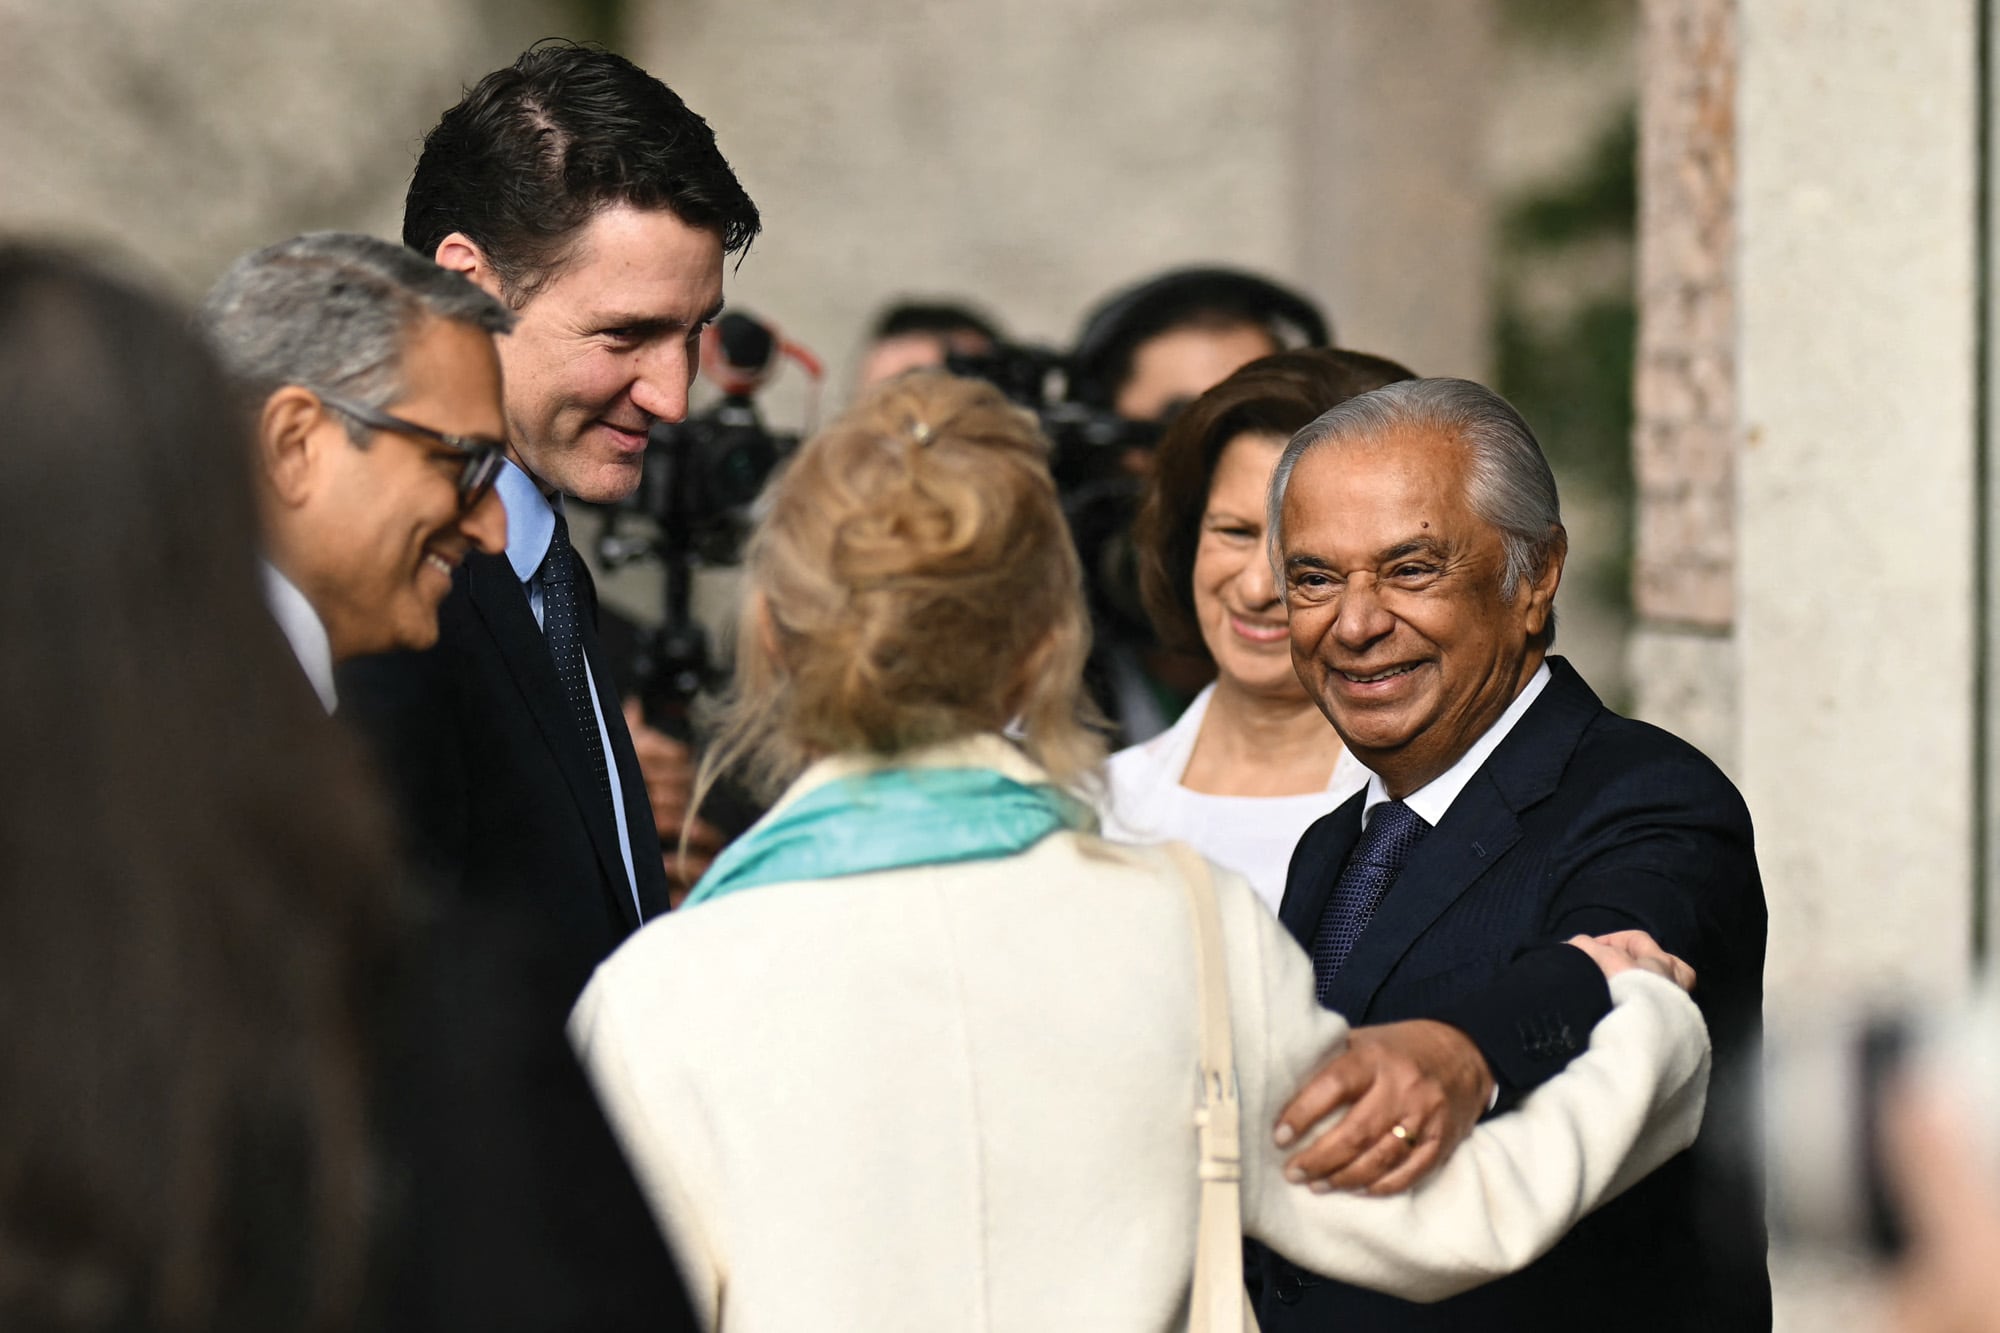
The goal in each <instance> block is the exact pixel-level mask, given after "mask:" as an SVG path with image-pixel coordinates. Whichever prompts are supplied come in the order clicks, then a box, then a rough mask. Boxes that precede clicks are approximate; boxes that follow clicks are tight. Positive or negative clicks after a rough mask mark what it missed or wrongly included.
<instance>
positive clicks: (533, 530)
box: [493, 458, 562, 583]
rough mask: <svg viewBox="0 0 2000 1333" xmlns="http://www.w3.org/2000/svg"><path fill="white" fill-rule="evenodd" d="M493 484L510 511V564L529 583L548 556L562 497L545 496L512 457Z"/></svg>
mask: <svg viewBox="0 0 2000 1333" xmlns="http://www.w3.org/2000/svg"><path fill="white" fill-rule="evenodd" d="M493 487H494V489H495V490H497V491H499V492H500V503H501V505H502V506H503V507H504V508H505V509H506V510H507V563H508V564H510V565H512V566H513V567H514V577H515V578H517V579H519V580H521V582H523V583H526V582H527V581H528V580H529V579H531V578H533V577H535V573H536V571H537V570H539V569H541V567H542V561H543V560H545V559H547V558H548V554H549V542H550V541H552V540H554V538H555V535H556V515H557V513H559V512H561V509H562V496H560V495H558V496H555V497H554V498H553V499H552V498H551V497H549V496H546V495H543V494H542V488H541V487H539V486H537V485H536V484H535V479H534V478H533V477H531V476H529V475H528V474H527V473H526V472H524V471H522V470H521V466H520V464H518V463H516V462H515V461H514V460H513V459H511V458H510V459H507V460H506V461H505V462H503V463H502V464H501V465H500V476H499V479H498V480H496V481H495V482H494V483H493Z"/></svg>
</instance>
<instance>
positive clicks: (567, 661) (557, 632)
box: [541, 514, 611, 800]
mask: <svg viewBox="0 0 2000 1333" xmlns="http://www.w3.org/2000/svg"><path fill="white" fill-rule="evenodd" d="M541 573H542V633H543V634H544V635H546V636H547V638H548V641H549V655H550V656H551V657H553V658H555V662H556V680H557V682H558V683H559V684H561V686H562V692H563V699H564V700H565V701H567V702H568V704H569V712H570V717H571V718H573V719H574V720H575V722H576V729H577V732H578V733H579V734H580V735H581V737H582V739H583V752H584V754H585V755H586V756H587V757H588V758H589V760H590V771H591V774H592V776H594V777H595V778H596V779H597V789H598V790H599V791H601V792H603V793H604V796H605V798H606V799H607V800H608V799H610V796H611V772H610V770H609V769H608V768H606V767H605V764H604V740H603V738H602V737H600V736H599V735H598V734H597V710H596V709H594V708H593V707H591V702H590V676H589V674H588V673H587V672H585V670H584V666H583V608H582V607H581V606H580V605H579V604H578V600H577V588H576V548H575V547H573V546H571V545H570V544H569V524H568V523H567V522H566V521H564V519H563V516H562V515H561V514H557V515H556V531H555V536H553V537H551V538H550V539H549V553H548V554H547V555H546V556H543V557H542V570H541Z"/></svg>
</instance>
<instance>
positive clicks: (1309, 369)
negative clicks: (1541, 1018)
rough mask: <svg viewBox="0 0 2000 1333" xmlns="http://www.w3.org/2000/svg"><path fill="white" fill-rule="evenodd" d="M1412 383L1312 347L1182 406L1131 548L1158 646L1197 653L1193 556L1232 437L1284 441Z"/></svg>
mask: <svg viewBox="0 0 2000 1333" xmlns="http://www.w3.org/2000/svg"><path fill="white" fill-rule="evenodd" d="M1415 378H1416V376H1415V375H1414V374H1412V373H1411V372H1410V371H1409V370H1407V369H1405V368H1404V367H1402V366H1400V365H1398V364H1397V363H1396V362H1394V361H1391V360H1389V359H1388V358H1387V357H1382V356H1373V355H1370V354H1369V353H1367V352H1349V351H1346V350H1344V349H1338V348H1332V347H1315V348H1310V349H1307V350H1304V351H1297V352H1278V353H1276V354H1275V355H1272V356H1264V357H1259V358H1257V360H1255V361H1252V362H1251V363H1250V364H1248V365H1246V366H1244V367H1243V368H1242V369H1240V370H1238V371H1237V372H1236V373H1235V374H1233V375H1231V376H1230V377H1229V378H1228V379H1226V380H1224V381H1222V383H1220V384H1218V385H1216V386H1215V387H1214V388H1212V389H1210V390H1209V391H1208V392H1207V393H1205V394H1203V395H1202V396H1201V397H1199V398H1197V399H1195V400H1194V401H1193V402H1192V403H1189V404H1188V405H1187V406H1186V407H1185V408H1183V409H1182V410H1181V412H1180V414H1179V415H1178V416H1176V417H1175V418H1174V422H1173V425H1171V426H1169V427H1168V428H1167V433H1166V436H1165V438H1163V439H1162V440H1161V441H1160V447H1159V450H1158V451H1157V452H1156V453H1155V454H1154V459H1153V476H1152V480H1151V481H1150V482H1149V483H1148V484H1147V487H1146V496H1145V499H1144V500H1143V501H1142V502H1141V504H1140V507H1139V517H1138V520H1137V522H1136V523H1135V524H1134V526H1133V544H1134V546H1136V547H1137V548H1138V554H1139V593H1140V596H1141V598H1142V599H1143V600H1144V602H1145V604H1146V614H1147V615H1149V616H1151V617H1152V620H1153V628H1154V629H1155V630H1157V631H1158V632H1159V635H1160V638H1161V640H1162V641H1163V642H1165V643H1167V644H1169V645H1171V646H1172V647H1175V648H1179V649H1182V650H1184V651H1187V652H1194V653H1202V654H1204V655H1206V653H1207V651H1208V650H1207V647H1206V646H1205V645H1204V644H1203V643H1202V639H1201V628H1200V626H1199V625H1198V624H1197V623H1196V621H1195V613H1194V554H1195V548H1196V547H1198V546H1200V545H1201V516H1202V514H1203V513H1205V512H1206V511H1207V509H1208V488H1209V483H1210V482H1212V481H1213V480H1214V479H1215V465H1216V462H1217V461H1218V460H1219V459H1220V458H1221V457H1222V451H1223V450H1224V449H1225V448H1227V447H1228V445H1229V442H1230V441H1231V440H1233V439H1235V438H1236V437H1237V436H1239V435H1246V434H1255V435H1276V436H1278V437H1280V438H1282V439H1289V438H1290V437H1291V436H1292V434H1293V433H1294V432H1295V431H1297V430H1299V429H1300V428H1301V427H1303V426H1304V425H1305V424H1306V423H1307V422H1309V421H1311V420H1312V419H1313V418H1314V417H1317V416H1318V415H1319V414H1320V413H1322V412H1324V411H1326V410H1327V409H1328V408H1330V407H1336V406H1338V405H1340V404H1341V403H1344V402H1346V401H1347V400H1348V399H1350V398H1352V397H1354V396H1355V395H1357V394H1363V393H1367V392H1368V391H1369V390H1371V389H1379V388H1381V387H1382V386H1383V385H1385V384H1394V383H1396V382H1398V381H1399V380H1412V379H1415Z"/></svg>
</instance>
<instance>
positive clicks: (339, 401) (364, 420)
mask: <svg viewBox="0 0 2000 1333" xmlns="http://www.w3.org/2000/svg"><path fill="white" fill-rule="evenodd" d="M314 392H315V393H316V394H318V397H319V400H320V401H321V402H322V403H325V404H326V405H327V406H328V407H330V408H332V409H333V410H334V411H336V412H338V413H340V414H341V415H342V416H344V417H351V418H353V419H354V420H355V421H358V422H360V423H361V424H362V425H364V426H368V427H371V428H372V429H375V430H386V431H391V432H393V433H395V434H397V435H414V436H416V437H417V438H419V439H424V440H434V441H436V442H437V443H439V444H441V445H443V446H444V447H445V448H447V449H450V450H452V451H453V452H454V453H460V454H464V455H465V467H464V468H463V469H462V470H461V471H460V472H459V474H458V507H459V511H460V512H461V513H462V512H465V511H467V510H470V509H472V508H473V507H474V506H476V505H477V504H478V503H479V502H480V501H481V500H484V499H485V498H486V495H487V492H489V491H491V490H492V489H493V483H494V482H496V481H498V480H499V479H500V464H501V463H502V462H504V461H506V457H507V442H506V441H505V440H496V439H493V438H492V437H490V436H486V435H450V434H447V433H446V432H444V431H441V430H434V429H432V428H431V427H429V426H420V425H418V424H417V423H416V422H414V421H405V420H404V419H403V418H402V417H399V416H396V415H395V414H394V413H391V412H384V411H382V410H380V409H379V408H373V407H363V406H362V405H361V404H360V403H357V402H354V401H352V400H351V399H347V398H342V397H340V396H338V395H336V394H330V393H319V391H318V390H314Z"/></svg>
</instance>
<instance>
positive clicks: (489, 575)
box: [465, 554, 637, 925]
mask: <svg viewBox="0 0 2000 1333" xmlns="http://www.w3.org/2000/svg"><path fill="white" fill-rule="evenodd" d="M465 571H466V583H467V589H468V591H469V592H470V594H471V597H472V605H473V607H474V608H475V609H476V610H477V611H478V612H479V617H480V619H481V620H482V621H484V622H485V624H486V628H487V630H488V631H489V632H490V633H491V634H492V635H493V640H494V643H495V644H496V645H497V646H498V648H499V650H500V659H501V660H502V661H503V662H505V663H506V664H507V670H508V672H509V673H510V674H512V676H513V677H514V684H515V685H516V686H517V687H518V688H519V689H520V691H521V699H522V701H523V703H525V704H526V706H527V710H528V714H529V716H531V717H533V718H534V719H535V726H536V728H537V729H539V730H540V731H541V733H542V739H543V741H545V742H546V743H547V744H548V747H549V751H550V753H551V754H553V755H554V756H555V761H556V768H557V769H558V770H559V771H560V772H561V773H562V775H563V781H564V783H565V784H566V785H567V786H568V787H569V792H570V798H571V799H572V800H573V801H574V802H575V803H576V808H577V813H578V814H579V815H580V816H581V817H582V819H583V822H584V826H585V827H586V828H588V829H589V830H590V842H591V845H592V847H594V848H595V849H596V851H597V860H598V863H599V865H601V866H602V867H603V870H604V873H605V875H607V876H608V877H609V878H610V881H611V883H612V885H613V886H614V887H615V888H616V892H614V893H613V894H612V897H613V898H615V899H617V900H618V904H619V908H620V910H621V911H622V912H623V913H624V914H625V916H626V917H627V918H629V919H630V921H631V924H633V925H636V924H637V919H636V914H635V913H634V911H633V907H632V900H631V895H630V894H629V893H628V892H626V889H625V861H624V858H623V857H622V856H620V855H619V852H618V827H617V825H616V824H615V823H614V822H613V819H612V814H611V806H610V804H609V803H608V802H606V801H605V800H604V798H603V796H602V794H601V793H599V791H598V790H597V779H596V778H595V777H594V776H592V774H591V772H590V761H589V759H588V758H587V757H586V756H585V754H584V750H583V738H582V737H581V736H579V735H578V734H577V730H576V722H575V720H574V719H573V718H571V716H570V712H569V706H568V704H566V703H565V702H564V701H563V693H562V685H561V683H560V682H558V681H557V680H556V666H555V659H554V658H552V657H550V656H549V644H548V640H547V639H544V638H543V637H542V629H541V626H539V625H537V624H536V623H535V613H534V612H533V611H532V610H531V609H530V608H529V606H528V598H527V594H526V593H525V592H524V591H523V590H522V588H521V581H520V580H519V579H517V578H515V577H514V567H513V566H512V565H510V564H508V563H507V558H506V557H505V556H504V555H483V554H473V555H469V556H467V557H466V560H465ZM599 669H600V668H599V667H598V665H597V664H596V663H593V664H592V670H593V671H596V670H599ZM607 729H608V728H607Z"/></svg>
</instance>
